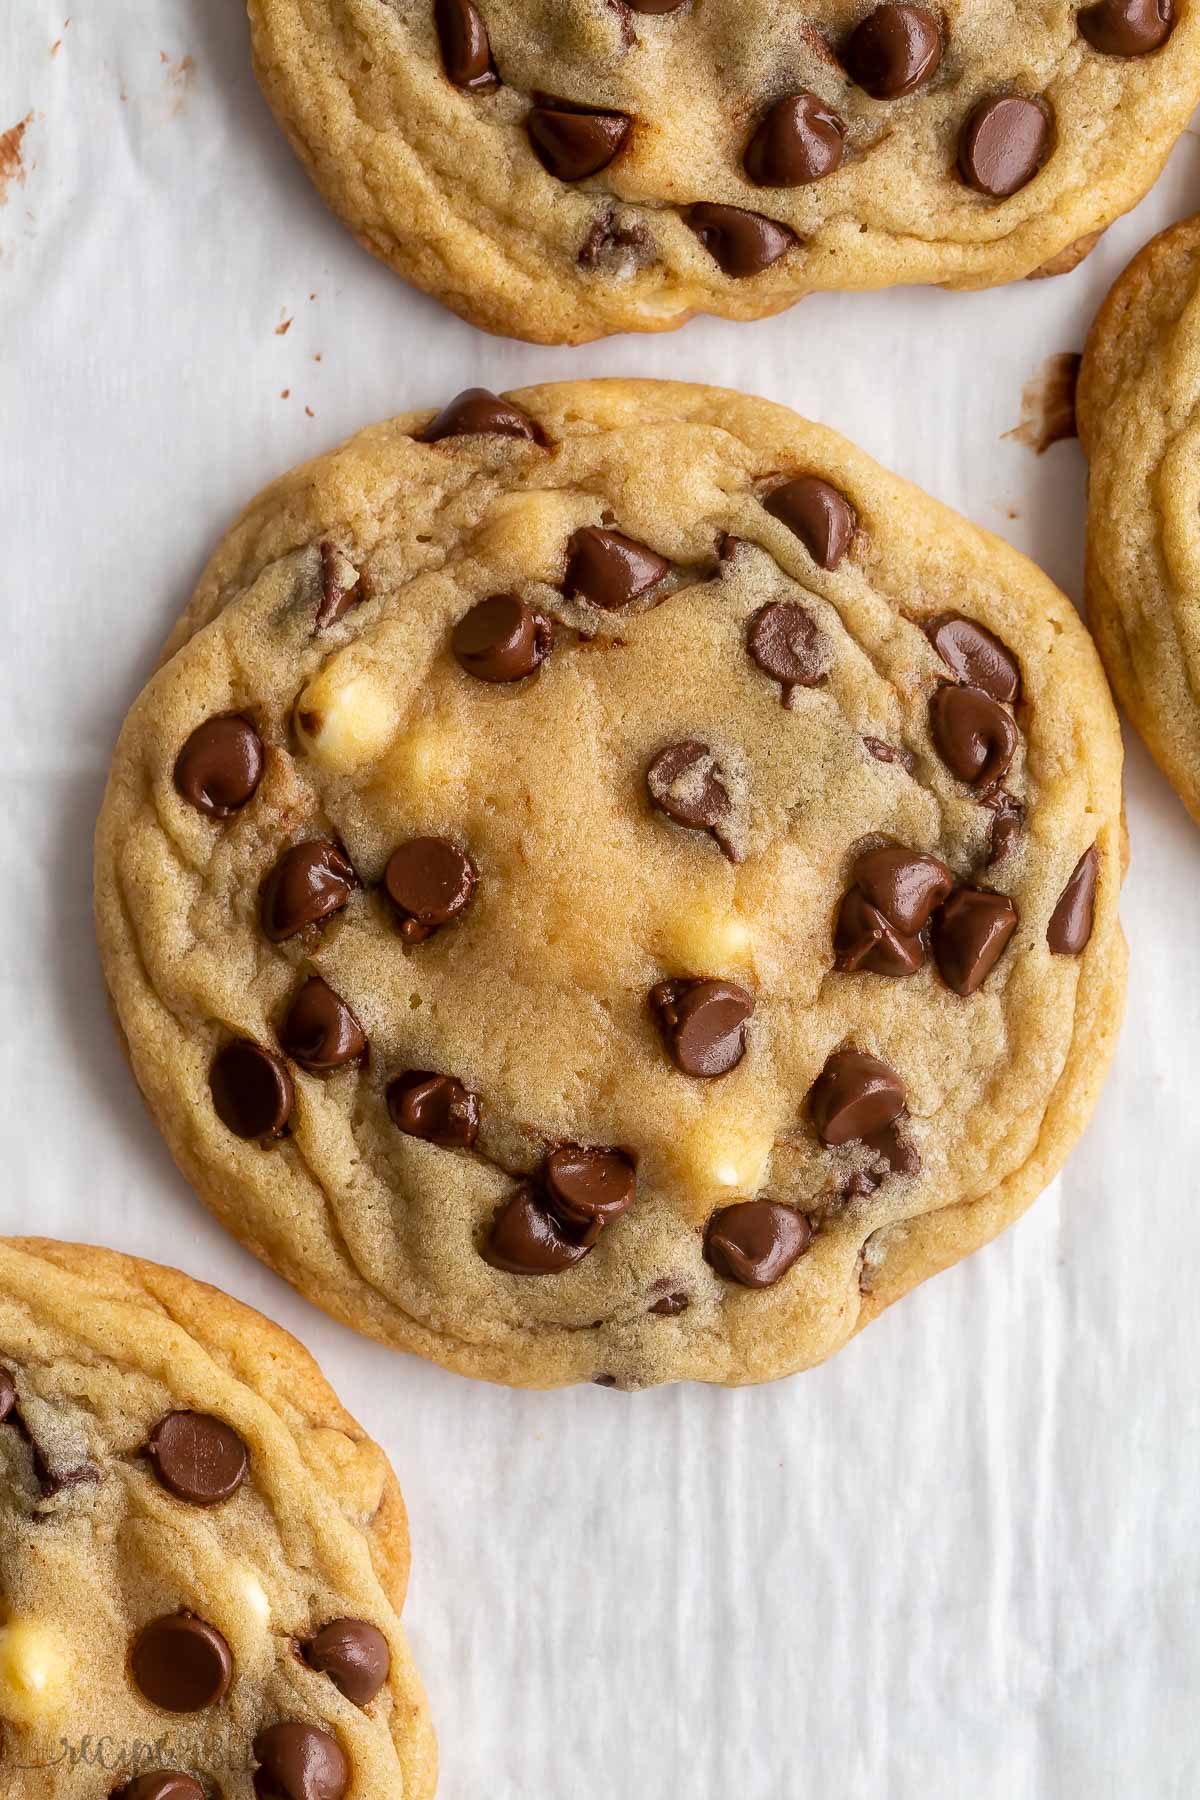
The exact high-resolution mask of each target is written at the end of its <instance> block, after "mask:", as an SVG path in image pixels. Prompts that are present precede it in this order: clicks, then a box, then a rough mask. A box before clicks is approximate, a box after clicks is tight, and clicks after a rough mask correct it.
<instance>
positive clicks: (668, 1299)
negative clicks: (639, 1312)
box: [646, 1294, 691, 1319]
mask: <svg viewBox="0 0 1200 1800" xmlns="http://www.w3.org/2000/svg"><path fill="white" fill-rule="evenodd" d="M690 1305H691V1301H690V1300H689V1298H688V1296H687V1295H686V1294H664V1295H663V1296H662V1298H661V1299H660V1300H655V1301H653V1302H652V1303H651V1305H650V1306H649V1307H647V1309H646V1310H647V1311H648V1312H652V1313H654V1314H655V1315H656V1316H657V1317H658V1318H660V1319H677V1318H678V1317H679V1315H680V1313H684V1312H686V1311H687V1309H688V1307H689V1306H690Z"/></svg>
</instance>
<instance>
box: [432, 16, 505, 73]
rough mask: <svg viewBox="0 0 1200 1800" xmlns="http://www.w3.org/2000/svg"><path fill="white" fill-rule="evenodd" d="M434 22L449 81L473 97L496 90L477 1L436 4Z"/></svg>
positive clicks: (490, 52)
mask: <svg viewBox="0 0 1200 1800" xmlns="http://www.w3.org/2000/svg"><path fill="white" fill-rule="evenodd" d="M433 19H434V24H435V26H436V28H437V34H438V43H439V45H440V46H441V52H442V67H443V68H444V69H445V71H446V77H447V80H449V81H452V82H453V83H454V85H455V87H459V88H465V89H466V90H467V92H468V93H472V94H478V93H483V92H484V91H485V90H486V89H488V88H494V87H497V86H498V85H499V76H498V75H497V74H496V70H495V67H494V65H493V63H492V47H491V45H490V44H489V43H488V34H487V27H486V25H485V24H484V22H483V15H482V13H481V12H480V10H479V8H478V7H477V6H476V5H475V4H474V0H434V8H433Z"/></svg>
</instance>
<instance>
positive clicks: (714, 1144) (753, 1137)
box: [680, 1119, 774, 1198]
mask: <svg viewBox="0 0 1200 1800" xmlns="http://www.w3.org/2000/svg"><path fill="white" fill-rule="evenodd" d="M773 1148H774V1138H773V1136H772V1134H771V1133H770V1132H769V1131H767V1130H765V1129H763V1128H761V1127H757V1126H753V1125H749V1126H747V1125H742V1124H739V1123H736V1122H734V1121H733V1120H731V1119H701V1120H700V1121H699V1122H698V1123H697V1124H696V1125H695V1126H694V1127H693V1128H692V1130H691V1131H690V1132H689V1133H688V1134H687V1137H686V1139H685V1141H684V1142H683V1144H682V1145H681V1146H680V1150H681V1156H682V1159H683V1163H684V1168H685V1172H686V1176H687V1179H688V1181H689V1183H691V1184H692V1185H694V1186H696V1187H697V1188H699V1189H700V1190H701V1191H702V1192H704V1193H712V1192H714V1191H716V1190H724V1191H725V1192H727V1193H730V1194H741V1195H744V1196H746V1197H748V1198H749V1197H752V1196H753V1195H754V1194H756V1193H757V1192H758V1190H759V1188H760V1187H761V1186H762V1184H763V1178H764V1177H765V1175H766V1172H767V1163H768V1161H769V1160H770V1156H771V1151H772V1149H773Z"/></svg>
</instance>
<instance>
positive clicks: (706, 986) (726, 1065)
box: [650, 977, 754, 1081]
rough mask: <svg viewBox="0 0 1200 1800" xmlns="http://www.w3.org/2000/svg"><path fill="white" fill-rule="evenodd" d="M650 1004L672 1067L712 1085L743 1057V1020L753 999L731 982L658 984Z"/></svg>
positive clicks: (749, 1013)
mask: <svg viewBox="0 0 1200 1800" xmlns="http://www.w3.org/2000/svg"><path fill="white" fill-rule="evenodd" d="M650 1005H651V1008H652V1010H653V1012H654V1015H655V1018H656V1019H657V1021H658V1028H659V1031H660V1032H661V1033H662V1039H663V1043H664V1045H665V1046H666V1049H667V1053H668V1055H669V1056H670V1058H671V1060H672V1062H673V1063H674V1064H675V1066H676V1068H678V1069H681V1070H682V1071H683V1073H684V1074H685V1075H695V1076H697V1077H699V1078H700V1079H702V1080H705V1081H711V1080H713V1079H714V1078H715V1077H716V1076H718V1075H727V1074H728V1073H729V1071H730V1069H734V1068H736V1067H737V1065H738V1063H740V1062H741V1060H742V1058H743V1056H744V1055H745V1054H746V1021H747V1019H748V1018H749V1017H750V1015H751V1013H752V1012H753V1011H754V999H753V996H752V995H750V994H748V993H747V992H746V990H745V988H744V987H739V986H738V985H737V984H736V982H732V981H709V980H706V979H704V978H702V977H701V978H693V979H685V980H677V981H660V982H658V983H657V984H656V985H655V986H654V987H653V988H652V989H651V990H650Z"/></svg>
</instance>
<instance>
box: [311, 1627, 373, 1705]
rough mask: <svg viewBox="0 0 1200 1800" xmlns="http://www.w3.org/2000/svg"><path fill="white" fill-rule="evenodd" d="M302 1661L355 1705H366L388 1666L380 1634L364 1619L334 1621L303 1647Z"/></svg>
mask: <svg viewBox="0 0 1200 1800" xmlns="http://www.w3.org/2000/svg"><path fill="white" fill-rule="evenodd" d="M304 1660H305V1662H307V1663H308V1664H309V1666H310V1667H311V1668H314V1669H316V1670H317V1671H318V1673H319V1674H321V1675H328V1676H329V1679H330V1680H331V1681H332V1682H333V1685H334V1686H335V1687H336V1688H337V1689H338V1690H339V1691H340V1692H341V1693H343V1694H344V1695H345V1696H346V1698H347V1700H351V1701H353V1703H354V1705H355V1706H369V1705H370V1703H371V1701H372V1700H373V1699H374V1698H375V1696H376V1694H377V1693H378V1692H379V1690H380V1688H381V1687H382V1686H383V1684H384V1682H385V1681H386V1680H387V1678H388V1675H389V1673H390V1671H391V1667H392V1653H391V1651H390V1650H389V1649H388V1641H387V1639H386V1638H385V1637H384V1635H383V1633H382V1631H380V1630H379V1628H378V1627H377V1626H375V1625H368V1623H367V1621H366V1620H365V1619H334V1621H333V1623H332V1624H330V1625H326V1626H325V1627H324V1628H323V1629H322V1630H321V1631H318V1633H317V1635H316V1637H315V1638H313V1639H312V1640H311V1642H310V1643H308V1644H306V1645H305V1646H304Z"/></svg>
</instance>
